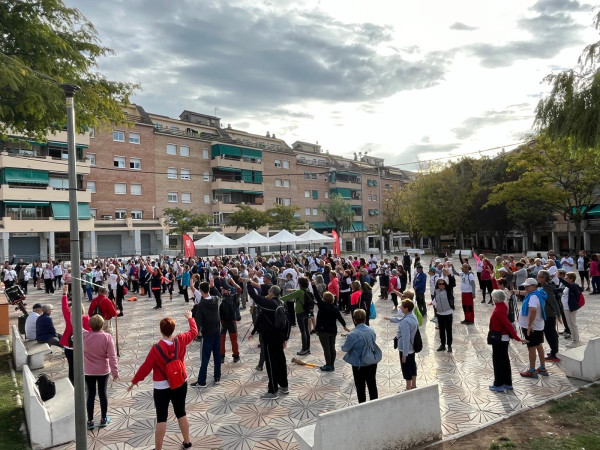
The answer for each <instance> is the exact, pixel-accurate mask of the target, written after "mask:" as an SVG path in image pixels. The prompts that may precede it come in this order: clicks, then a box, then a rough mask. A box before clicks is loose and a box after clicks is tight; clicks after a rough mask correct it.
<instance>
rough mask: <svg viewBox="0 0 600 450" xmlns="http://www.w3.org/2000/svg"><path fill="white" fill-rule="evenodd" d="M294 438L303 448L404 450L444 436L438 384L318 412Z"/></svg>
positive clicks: (296, 432) (318, 449)
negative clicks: (338, 408) (313, 420)
mask: <svg viewBox="0 0 600 450" xmlns="http://www.w3.org/2000/svg"><path fill="white" fill-rule="evenodd" d="M407 412H410V414H407ZM294 437H295V438H296V440H297V441H298V443H299V444H300V450H309V449H310V450H313V449H314V450H329V449H336V448H337V449H354V448H360V449H361V450H362V449H364V450H376V449H385V448H394V449H405V448H411V447H414V446H415V445H419V444H423V443H425V442H428V441H432V440H438V439H441V437H442V417H441V414H440V401H439V390H438V385H437V384H434V385H431V386H427V387H424V388H419V389H414V390H411V391H407V392H403V393H400V394H396V395H392V396H389V397H385V398H380V399H377V400H374V401H370V402H366V403H362V404H360V405H355V406H350V407H348V408H344V409H340V410H337V411H330V412H327V413H324V414H319V415H318V416H317V421H316V423H315V424H313V425H310V426H307V427H303V428H299V429H296V430H294Z"/></svg>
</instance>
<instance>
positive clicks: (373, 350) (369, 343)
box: [361, 337, 383, 366]
mask: <svg viewBox="0 0 600 450" xmlns="http://www.w3.org/2000/svg"><path fill="white" fill-rule="evenodd" d="M364 341H365V346H364V347H363V352H362V356H361V362H362V364H361V365H362V366H371V365H373V364H377V363H378V362H379V361H381V359H382V358H383V352H382V351H381V348H379V345H377V343H376V342H375V338H374V337H373V338H372V339H371V340H370V339H369V338H367V337H365V338H364Z"/></svg>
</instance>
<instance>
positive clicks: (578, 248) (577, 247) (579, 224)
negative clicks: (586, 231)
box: [573, 218, 584, 253]
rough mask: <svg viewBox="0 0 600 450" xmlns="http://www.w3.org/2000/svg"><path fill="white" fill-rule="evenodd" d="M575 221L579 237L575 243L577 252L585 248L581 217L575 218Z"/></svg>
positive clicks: (576, 234)
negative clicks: (582, 239) (582, 237)
mask: <svg viewBox="0 0 600 450" xmlns="http://www.w3.org/2000/svg"><path fill="white" fill-rule="evenodd" d="M573 222H574V223H575V236H576V237H577V243H576V244H575V252H576V253H577V252H579V250H583V249H584V248H583V242H582V241H581V235H582V233H581V222H582V219H581V218H577V219H573Z"/></svg>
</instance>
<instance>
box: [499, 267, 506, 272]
mask: <svg viewBox="0 0 600 450" xmlns="http://www.w3.org/2000/svg"><path fill="white" fill-rule="evenodd" d="M498 272H508V270H506V267H500V268H499V269H498Z"/></svg>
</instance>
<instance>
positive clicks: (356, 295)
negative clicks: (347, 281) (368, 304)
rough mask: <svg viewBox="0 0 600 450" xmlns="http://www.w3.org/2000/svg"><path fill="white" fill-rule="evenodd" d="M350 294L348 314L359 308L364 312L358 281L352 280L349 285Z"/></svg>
mask: <svg viewBox="0 0 600 450" xmlns="http://www.w3.org/2000/svg"><path fill="white" fill-rule="evenodd" d="M351 287H352V294H351V295H350V312H351V313H354V311H356V310H357V309H359V308H362V309H364V310H365V311H366V309H365V307H364V305H362V302H361V296H362V286H361V284H360V281H358V280H354V281H353V282H352V284H351Z"/></svg>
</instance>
